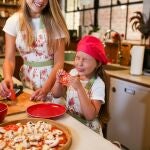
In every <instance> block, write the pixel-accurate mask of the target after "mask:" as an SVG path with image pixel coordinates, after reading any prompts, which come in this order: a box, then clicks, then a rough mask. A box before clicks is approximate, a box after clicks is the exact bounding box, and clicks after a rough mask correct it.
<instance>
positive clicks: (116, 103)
mask: <svg viewBox="0 0 150 150" xmlns="http://www.w3.org/2000/svg"><path fill="white" fill-rule="evenodd" d="M109 98H110V99H109V109H110V116H111V118H110V122H109V123H108V128H107V139H109V140H111V141H116V140H117V141H119V142H120V143H121V144H122V145H123V147H125V148H124V149H129V150H150V88H149V87H145V86H141V85H138V84H135V83H131V82H128V81H124V80H121V79H117V78H113V77H111V78H110V93H109Z"/></svg>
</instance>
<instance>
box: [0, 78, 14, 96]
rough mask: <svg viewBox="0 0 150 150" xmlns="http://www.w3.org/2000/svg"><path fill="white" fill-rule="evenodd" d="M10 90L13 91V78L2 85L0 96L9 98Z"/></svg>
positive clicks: (0, 85)
mask: <svg viewBox="0 0 150 150" xmlns="http://www.w3.org/2000/svg"><path fill="white" fill-rule="evenodd" d="M10 90H13V80H12V78H9V79H4V80H3V81H2V82H1V83H0V95H1V96H2V97H9V96H10Z"/></svg>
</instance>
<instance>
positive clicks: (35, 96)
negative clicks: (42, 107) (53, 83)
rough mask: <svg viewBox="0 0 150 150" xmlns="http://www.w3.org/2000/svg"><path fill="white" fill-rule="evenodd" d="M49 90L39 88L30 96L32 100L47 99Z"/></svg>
mask: <svg viewBox="0 0 150 150" xmlns="http://www.w3.org/2000/svg"><path fill="white" fill-rule="evenodd" d="M46 97H47V92H46V91H45V90H44V89H43V88H39V89H37V90H36V91H35V92H34V93H33V94H32V95H31V97H30V100H32V101H45V100H46Z"/></svg>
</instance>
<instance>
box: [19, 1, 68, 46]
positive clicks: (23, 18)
mask: <svg viewBox="0 0 150 150" xmlns="http://www.w3.org/2000/svg"><path fill="white" fill-rule="evenodd" d="M21 4H22V5H21V8H20V10H19V11H20V22H19V24H20V30H21V31H23V32H25V37H26V38H25V42H26V44H27V45H29V46H32V44H33V42H34V34H33V29H32V24H31V19H32V17H31V16H30V13H29V7H28V5H27V3H26V0H22V2H21ZM41 19H42V22H43V24H44V26H45V29H46V34H47V41H48V47H53V46H58V44H60V42H62V41H64V42H65V43H66V44H67V43H69V41H70V38H69V33H68V29H67V26H66V23H65V20H64V18H63V15H62V13H61V9H60V6H59V4H58V2H57V0H49V1H48V3H47V6H46V7H45V8H44V9H43V10H42V12H41ZM55 33H57V34H58V35H59V36H60V38H59V39H57V40H56V39H53V37H54V34H55ZM60 33H63V34H64V38H63V39H62V38H61V34H60Z"/></svg>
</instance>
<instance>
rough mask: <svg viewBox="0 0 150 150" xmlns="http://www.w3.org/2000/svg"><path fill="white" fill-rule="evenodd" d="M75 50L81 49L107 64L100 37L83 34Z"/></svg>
mask: <svg viewBox="0 0 150 150" xmlns="http://www.w3.org/2000/svg"><path fill="white" fill-rule="evenodd" d="M77 51H82V52H84V53H86V54H88V55H90V56H92V57H94V58H95V59H96V60H98V61H99V62H101V63H102V64H104V65H105V64H107V57H106V54H105V50H104V46H103V43H102V42H101V41H100V39H98V38H96V37H94V36H91V35H87V36H84V37H83V38H82V39H81V40H80V41H79V43H78V45H77Z"/></svg>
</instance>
